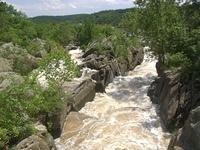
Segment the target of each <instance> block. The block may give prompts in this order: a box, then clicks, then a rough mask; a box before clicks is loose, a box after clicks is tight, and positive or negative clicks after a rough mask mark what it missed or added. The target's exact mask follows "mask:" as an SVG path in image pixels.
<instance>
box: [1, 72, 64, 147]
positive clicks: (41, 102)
mask: <svg viewBox="0 0 200 150" xmlns="http://www.w3.org/2000/svg"><path fill="white" fill-rule="evenodd" d="M64 96H65V95H64V92H62V90H61V88H60V86H59V85H58V84H57V83H56V82H53V81H51V82H50V84H49V87H48V88H46V89H43V88H42V87H40V86H39V85H38V84H37V82H36V78H35V77H33V76H31V77H27V78H26V79H25V82H23V83H22V84H20V85H13V86H12V87H9V88H7V89H5V90H4V91H2V92H1V93H0V106H1V109H0V116H1V120H0V148H3V147H4V146H5V145H8V144H9V145H12V144H15V143H16V142H18V141H20V140H22V139H24V138H26V137H28V136H29V135H31V134H32V133H33V132H34V128H33V124H32V122H33V121H34V120H35V118H36V117H37V116H38V115H40V114H46V113H48V112H52V111H54V110H56V109H57V108H59V107H60V106H61V104H62V99H63V97H64Z"/></svg>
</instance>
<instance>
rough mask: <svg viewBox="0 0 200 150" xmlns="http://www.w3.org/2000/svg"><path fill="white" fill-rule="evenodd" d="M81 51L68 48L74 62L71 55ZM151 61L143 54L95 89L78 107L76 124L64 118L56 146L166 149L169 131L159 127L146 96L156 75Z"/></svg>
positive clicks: (73, 149) (74, 149)
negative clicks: (98, 90)
mask: <svg viewBox="0 0 200 150" xmlns="http://www.w3.org/2000/svg"><path fill="white" fill-rule="evenodd" d="M81 53H82V51H81V50H76V52H75V53H73V52H71V55H73V54H74V55H73V58H74V59H78V61H77V62H78V63H81V62H80V59H79V57H78V58H77V57H75V56H77V55H78V56H80V55H81ZM155 64H156V60H155V59H152V58H150V57H149V56H148V54H146V55H145V58H144V61H143V63H142V64H141V65H139V66H137V67H136V68H135V69H134V70H133V71H130V72H128V75H127V76H119V77H116V78H115V79H114V81H113V82H112V83H110V84H109V85H108V86H107V88H106V93H103V94H102V93H97V94H96V96H95V99H94V101H92V102H88V103H87V104H86V105H85V106H84V107H83V108H82V109H81V110H80V111H79V113H80V115H81V116H84V117H79V121H78V124H77V121H73V117H72V118H71V119H69V120H68V121H67V122H66V127H65V128H64V129H63V132H62V135H61V137H60V138H59V139H57V140H56V145H57V148H58V150H166V149H167V146H168V144H169V139H170V138H169V133H166V132H165V131H163V129H162V126H161V121H160V118H159V116H158V114H157V112H158V110H159V108H158V106H156V105H154V104H152V102H151V101H150V99H149V97H148V96H147V91H148V88H149V86H150V84H151V83H152V82H153V80H154V79H155V77H156V76H157V73H156V68H155ZM76 117H77V116H75V119H77V118H76ZM80 118H82V120H80Z"/></svg>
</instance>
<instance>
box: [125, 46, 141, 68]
mask: <svg viewBox="0 0 200 150" xmlns="http://www.w3.org/2000/svg"><path fill="white" fill-rule="evenodd" d="M143 58H144V51H143V50H142V49H135V48H132V49H128V69H129V70H133V69H134V68H135V67H136V66H137V65H139V64H141V63H142V61H143Z"/></svg>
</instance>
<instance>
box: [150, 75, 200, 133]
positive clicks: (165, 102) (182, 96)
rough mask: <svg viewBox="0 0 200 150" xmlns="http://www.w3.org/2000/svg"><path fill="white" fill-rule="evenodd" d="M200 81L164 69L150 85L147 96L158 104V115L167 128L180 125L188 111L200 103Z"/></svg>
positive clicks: (171, 128) (170, 128)
mask: <svg viewBox="0 0 200 150" xmlns="http://www.w3.org/2000/svg"><path fill="white" fill-rule="evenodd" d="M199 89H200V81H199V80H198V79H197V78H195V77H189V76H188V77H183V76H181V75H180V74H179V73H175V72H171V71H164V72H162V73H161V76H159V77H158V78H157V79H156V80H155V81H154V82H153V83H152V85H151V87H150V89H149V92H148V96H150V98H151V100H152V101H153V102H154V103H157V104H159V105H160V116H161V119H162V120H163V122H164V125H165V126H166V127H167V128H168V129H169V130H171V131H172V130H174V129H175V128H179V127H182V126H183V124H184V122H185V120H186V119H187V118H188V115H189V113H190V111H191V110H192V109H193V108H196V107H197V106H198V105H200V91H199Z"/></svg>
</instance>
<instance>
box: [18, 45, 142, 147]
mask: <svg viewBox="0 0 200 150" xmlns="http://www.w3.org/2000/svg"><path fill="white" fill-rule="evenodd" d="M78 50H80V49H78ZM73 51H74V52H75V53H76V51H77V49H74V48H73V49H72V50H70V52H72V55H73V56H74V57H81V55H82V54H83V53H82V51H80V53H81V54H78V55H77V53H76V54H75V53H73ZM133 52H135V51H133ZM75 55H76V56H75ZM91 55H92V54H89V55H88V57H91ZM103 57H104V59H101V61H100V60H99V59H98V58H102V56H98V57H96V58H92V59H91V60H93V61H94V62H98V63H101V64H103V66H104V67H102V66H101V67H100V68H99V70H96V71H95V77H97V78H98V79H99V80H95V79H96V78H94V74H93V75H92V74H91V70H90V69H89V70H88V69H83V74H85V75H84V76H82V77H81V78H79V79H74V80H72V81H69V82H68V81H67V82H64V83H63V85H62V89H63V91H64V92H66V93H67V94H68V96H67V97H66V99H64V103H63V105H62V107H61V109H58V110H57V111H54V112H52V113H48V114H47V115H45V116H41V117H40V122H41V123H42V124H44V125H46V126H48V127H49V126H50V128H49V129H50V130H49V132H50V133H51V135H52V136H53V137H54V138H56V137H59V135H60V133H61V131H62V129H63V125H64V122H65V118H66V116H67V115H68V114H69V113H70V112H71V111H78V110H80V109H81V108H82V107H83V106H84V105H85V103H86V102H88V101H92V100H93V98H94V96H95V93H96V92H99V86H101V89H103V90H102V91H104V88H105V86H106V84H108V83H109V82H111V81H112V80H113V79H114V77H115V76H117V75H120V74H121V72H122V70H121V69H123V70H125V69H126V68H127V69H128V65H130V64H129V63H128V61H124V63H123V64H124V65H127V66H126V68H123V67H121V69H120V67H119V66H120V63H121V62H120V61H119V60H117V59H116V60H114V58H107V56H103ZM72 58H73V57H72ZM105 59H106V60H107V61H105ZM142 59H143V51H142V50H139V51H137V52H136V53H135V55H134V57H132V58H131V61H134V62H135V64H134V65H135V66H136V65H137V64H139V63H141V61H142ZM84 60H86V59H85V58H84ZM114 62H115V63H114ZM118 62H120V63H118ZM111 64H112V65H114V66H115V67H111ZM87 65H88V59H87V61H85V62H84V65H83V64H82V65H80V64H79V66H80V67H85V68H88V67H87ZM135 66H133V65H132V67H133V68H134V67H135ZM93 70H94V69H93ZM88 71H89V72H88ZM126 71H128V70H125V71H124V73H125V72H126ZM102 72H103V73H102ZM88 73H89V76H88ZM90 76H91V77H90ZM90 78H91V79H90ZM108 79H109V80H108ZM105 83H106V84H105ZM31 140H32V141H34V139H32V138H30V137H29V138H28V140H27V139H25V140H23V141H22V142H20V143H19V144H18V146H17V147H20V148H22V147H23V148H26V149H28V148H31V147H34V146H36V145H37V144H39V143H40V142H39V143H37V142H36V143H33V144H32V145H30V146H28V147H26V144H25V143H29V142H30V141H31ZM24 141H25V142H24ZM35 144H36V145H35ZM47 145H48V144H47ZM37 146H39V145H37Z"/></svg>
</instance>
